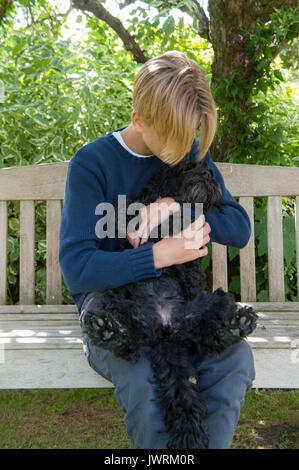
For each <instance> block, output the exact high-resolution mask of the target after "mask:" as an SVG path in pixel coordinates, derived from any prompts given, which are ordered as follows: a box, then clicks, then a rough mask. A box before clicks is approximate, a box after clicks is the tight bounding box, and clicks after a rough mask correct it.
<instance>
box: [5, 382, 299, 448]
mask: <svg viewBox="0 0 299 470" xmlns="http://www.w3.org/2000/svg"><path fill="white" fill-rule="evenodd" d="M123 416H124V413H123V412H122V411H121V409H120V408H119V405H118V403H117V401H116V399H115V397H114V390H113V389H42V390H38V389H34V390H1V391H0V448H2V449H132V448H133V446H132V444H131V442H130V440H129V439H128V437H127V435H126V428H125V424H124V422H123ZM231 448H232V449H299V390H251V391H250V392H249V393H248V394H247V395H246V399H245V403H244V406H243V408H242V411H241V416H240V421H239V426H238V428H237V431H236V434H235V437H234V440H233V443H232V446H231Z"/></svg>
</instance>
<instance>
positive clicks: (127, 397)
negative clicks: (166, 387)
mask: <svg viewBox="0 0 299 470" xmlns="http://www.w3.org/2000/svg"><path fill="white" fill-rule="evenodd" d="M83 350H84V353H85V355H86V357H87V360H88V363H89V365H90V367H92V369H94V370H95V371H96V372H97V373H98V374H100V375H101V376H102V377H104V378H106V379H107V380H109V381H110V382H112V383H113V384H114V385H115V397H116V399H117V401H118V403H119V405H120V407H121V409H122V410H123V411H124V412H125V416H124V421H125V424H126V427H127V434H128V436H129V438H130V439H131V441H132V443H133V445H134V448H135V449H166V448H167V442H168V435H167V432H166V428H165V425H164V422H163V410H162V409H161V406H160V404H159V401H158V400H157V396H156V392H155V387H154V386H153V385H152V384H151V383H150V382H151V381H152V380H153V370H152V367H151V364H150V361H149V356H148V351H149V348H148V347H143V348H142V349H141V355H140V359H139V360H138V362H137V363H136V364H131V363H130V362H128V361H125V360H123V359H121V358H119V357H117V356H115V355H114V354H113V353H111V352H110V351H107V350H105V349H103V348H100V347H98V346H94V345H92V344H91V343H90V342H89V340H88V338H87V337H86V336H84V338H83ZM194 363H195V364H196V368H197V370H198V373H199V376H200V381H199V384H198V387H199V392H200V396H201V399H202V400H204V401H205V403H206V405H207V409H208V414H207V416H206V424H207V427H208V431H209V435H210V443H209V448H210V449H229V448H230V445H231V442H232V439H233V437H234V433H235V430H236V427H237V424H238V421H239V416H240V409H241V407H242V405H243V403H244V398H245V395H246V393H247V392H248V391H249V390H250V388H251V386H252V382H253V380H254V378H255V371H254V361H253V354H252V351H251V348H250V346H249V344H248V343H247V341H245V340H242V341H241V342H240V343H238V344H234V345H233V346H231V347H230V348H228V349H227V350H226V351H225V352H224V353H222V354H219V355H217V356H215V357H213V358H206V357H203V356H200V355H197V356H196V357H194Z"/></svg>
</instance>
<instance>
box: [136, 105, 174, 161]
mask: <svg viewBox="0 0 299 470" xmlns="http://www.w3.org/2000/svg"><path fill="white" fill-rule="evenodd" d="M132 122H133V125H134V128H135V130H137V132H138V133H139V135H140V138H141V139H142V141H143V144H144V148H145V151H146V152H147V153H148V154H149V155H150V154H154V155H156V157H158V158H161V154H162V151H163V150H164V148H165V147H166V143H167V142H166V139H164V138H161V137H159V135H158V134H157V132H156V130H155V128H154V127H153V126H148V125H147V124H145V123H144V122H143V121H142V120H141V119H140V117H139V115H138V113H137V111H135V110H134V111H133V114H132Z"/></svg>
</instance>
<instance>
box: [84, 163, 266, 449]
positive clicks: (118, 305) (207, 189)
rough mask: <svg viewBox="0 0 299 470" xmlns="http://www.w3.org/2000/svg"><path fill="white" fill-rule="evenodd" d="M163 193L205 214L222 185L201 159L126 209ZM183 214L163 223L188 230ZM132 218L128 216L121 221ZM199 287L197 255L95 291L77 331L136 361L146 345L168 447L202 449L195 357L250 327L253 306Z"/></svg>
mask: <svg viewBox="0 0 299 470" xmlns="http://www.w3.org/2000/svg"><path fill="white" fill-rule="evenodd" d="M166 196H168V197H173V198H174V199H175V200H176V201H179V202H188V203H191V204H194V203H202V204H203V212H204V213H206V212H207V211H208V210H209V209H210V208H211V207H212V206H213V205H218V207H219V208H220V207H221V205H220V203H219V199H220V197H221V188H220V185H219V184H218V182H217V181H216V180H215V179H214V177H213V172H212V170H211V169H209V168H207V167H206V165H205V164H204V163H203V162H202V161H201V162H191V161H185V160H183V161H182V162H180V163H179V164H177V165H176V166H174V167H171V166H169V165H166V166H163V167H162V168H161V169H160V170H159V171H158V172H157V173H156V174H155V175H154V177H153V178H152V179H151V180H150V181H149V183H148V184H147V185H146V186H145V187H143V188H142V189H141V190H140V191H139V192H138V193H137V195H136V198H135V199H134V200H129V201H127V206H128V205H129V204H130V203H132V202H141V203H142V204H144V205H148V204H150V203H151V202H154V201H156V200H157V198H159V197H162V198H163V197H166ZM183 213H184V211H178V212H177V213H176V214H173V215H172V216H170V217H169V220H168V222H171V219H173V218H174V217H175V216H176V215H178V214H179V218H180V222H181V223H182V226H181V228H180V230H182V227H183V228H184V227H185V225H186V224H185V218H184V214H183ZM131 219H132V216H126V221H127V223H128V222H129V221H130V220H131ZM116 222H117V221H116ZM173 222H174V220H172V223H169V225H168V227H169V235H171V234H173V233H175V230H172V227H174V226H175V224H174V223H173ZM188 222H189V223H190V220H189V221H188ZM126 226H127V225H126ZM162 226H163V224H161V225H160V226H159V230H160V232H158V238H153V239H152V238H149V239H148V241H147V242H151V241H153V242H157V241H158V240H159V239H160V237H161V231H162ZM118 237H119V233H118ZM119 248H120V249H122V250H123V249H127V248H132V247H131V245H130V244H129V242H128V240H127V239H126V238H119ZM205 283H206V277H205V273H204V271H203V270H202V267H201V259H200V258H197V259H196V260H194V261H189V262H187V263H184V264H179V265H173V266H170V267H166V268H163V273H162V275H161V276H160V277H159V278H150V279H145V280H141V281H138V282H136V283H130V284H127V285H124V286H120V287H117V288H114V289H106V290H103V291H99V292H98V294H97V295H96V296H94V297H93V298H92V299H93V300H92V301H91V302H89V303H88V302H87V304H86V308H85V309H84V310H83V311H82V312H81V315H80V320H81V325H82V331H83V334H85V335H87V336H88V337H89V339H90V341H91V342H92V343H93V344H95V345H97V346H100V347H102V348H106V349H109V350H110V351H112V352H113V353H114V354H116V355H117V356H120V357H122V358H124V359H126V360H128V361H131V362H136V361H137V360H138V358H139V350H140V346H142V345H147V346H150V351H151V363H152V367H153V371H154V377H155V385H156V387H157V392H158V397H159V400H160V403H161V406H162V408H163V410H164V420H165V424H166V426H167V429H168V432H169V435H170V439H169V442H168V448H173V449H201V448H207V447H208V443H209V439H208V433H207V430H206V429H205V427H204V425H203V418H204V416H205V415H206V407H205V404H204V403H203V402H202V401H201V399H200V396H199V392H198V388H197V385H196V384H195V383H194V379H195V381H196V382H197V383H198V381H199V380H200V377H198V374H197V371H196V369H195V367H194V365H193V363H192V357H194V354H195V353H196V352H199V353H200V354H204V355H205V356H213V355H215V354H219V353H221V352H223V351H224V350H225V349H226V348H228V347H229V346H231V345H232V344H234V343H237V342H239V341H240V340H241V339H242V338H244V337H245V336H247V335H248V334H250V333H251V332H252V331H253V330H254V329H255V327H256V319H257V315H256V313H255V312H254V310H253V309H252V308H251V307H249V306H244V307H241V306H240V305H237V304H236V302H235V301H234V296H233V295H232V294H230V293H225V292H224V291H223V289H221V288H219V289H217V290H215V292H213V293H208V292H206V291H205V290H204V289H205ZM190 378H193V379H191V380H190Z"/></svg>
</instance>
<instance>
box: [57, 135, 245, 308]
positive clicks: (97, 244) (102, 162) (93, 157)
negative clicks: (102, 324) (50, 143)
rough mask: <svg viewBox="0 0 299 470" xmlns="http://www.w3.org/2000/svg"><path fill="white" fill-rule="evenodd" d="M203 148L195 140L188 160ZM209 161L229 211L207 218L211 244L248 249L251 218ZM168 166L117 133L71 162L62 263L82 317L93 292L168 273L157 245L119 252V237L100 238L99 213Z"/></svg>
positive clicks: (62, 230)
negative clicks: (159, 262) (160, 265)
mask: <svg viewBox="0 0 299 470" xmlns="http://www.w3.org/2000/svg"><path fill="white" fill-rule="evenodd" d="M118 130H122V129H118ZM197 143H198V141H197V139H195V140H194V142H193V145H192V147H191V149H190V152H188V154H187V155H186V157H185V158H186V159H193V160H194V159H195V158H196V144H197ZM204 158H205V160H206V161H207V163H208V166H209V167H210V168H211V169H212V170H213V173H214V176H215V178H216V179H217V180H218V181H219V183H220V185H221V189H222V198H221V202H222V204H223V205H224V206H225V207H224V210H223V213H221V212H220V211H219V209H218V208H217V207H213V208H212V209H210V211H208V212H207V213H206V214H205V220H206V222H208V223H209V225H210V227H211V232H210V234H209V235H210V240H211V241H212V242H217V243H221V244H223V245H231V246H234V247H236V248H243V247H244V246H245V245H247V243H248V240H249V237H250V233H251V225H250V220H249V217H248V215H247V213H246V211H245V210H244V209H243V207H242V206H241V205H239V204H238V203H237V202H236V201H235V199H234V198H233V197H232V195H231V194H230V192H229V191H228V190H227V189H226V187H225V185H224V182H223V178H222V175H221V173H220V172H219V170H218V169H217V167H216V165H215V163H214V162H213V161H212V159H211V156H210V152H208V153H207V154H206V155H205V157H204ZM162 165H164V163H163V162H162V161H161V160H160V159H159V158H158V157H156V156H155V155H153V156H146V157H144V158H141V157H138V156H135V155H133V154H132V153H130V152H129V151H127V150H126V149H125V148H124V147H123V146H122V145H121V144H120V143H119V142H118V140H117V139H116V138H115V137H114V136H113V134H112V132H110V133H109V134H107V135H105V136H103V137H99V138H98V139H96V140H94V141H93V142H90V143H88V144H86V145H84V146H83V147H82V148H80V149H79V150H78V151H77V152H76V154H75V155H74V156H73V157H72V158H71V159H70V162H69V165H68V171H67V177H66V184H65V193H64V201H63V211H62V218H61V225H60V234H59V263H60V267H61V271H62V274H63V278H64V281H65V283H66V286H67V288H68V290H69V293H70V295H71V297H72V298H73V300H74V302H75V304H76V305H77V308H78V313H79V312H80V308H81V305H82V303H83V300H84V298H85V296H86V294H87V293H88V292H90V291H93V290H101V289H106V288H113V287H117V286H120V285H124V284H128V283H130V282H136V281H138V280H141V279H147V278H150V277H159V276H161V274H162V272H163V269H158V270H156V269H155V266H154V258H153V249H152V246H153V243H152V242H149V243H145V244H144V245H141V246H139V247H137V248H133V247H132V248H129V249H126V250H123V251H116V250H117V239H116V238H108V237H106V238H99V237H98V236H97V235H96V230H95V227H96V223H97V221H98V220H99V219H100V218H101V216H99V215H96V214H95V209H96V206H97V205H98V204H99V203H101V202H110V203H112V204H115V203H116V201H117V198H118V195H119V194H125V195H126V196H127V198H129V199H133V198H134V197H135V196H136V194H137V192H138V190H139V189H140V188H142V187H143V186H144V185H145V184H146V183H147V182H148V180H149V179H150V178H151V177H152V176H153V175H154V174H155V173H156V172H157V171H158V170H159V168H160V167H161V166H162Z"/></svg>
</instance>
